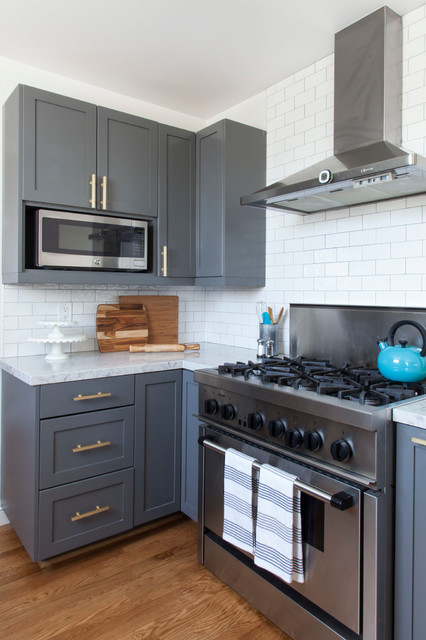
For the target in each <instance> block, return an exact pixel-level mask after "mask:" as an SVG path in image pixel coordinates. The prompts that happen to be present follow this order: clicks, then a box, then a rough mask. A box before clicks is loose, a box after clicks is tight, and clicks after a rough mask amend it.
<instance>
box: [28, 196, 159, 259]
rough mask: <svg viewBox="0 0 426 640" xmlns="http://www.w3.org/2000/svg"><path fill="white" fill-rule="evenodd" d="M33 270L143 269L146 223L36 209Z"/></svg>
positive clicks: (145, 255)
mask: <svg viewBox="0 0 426 640" xmlns="http://www.w3.org/2000/svg"><path fill="white" fill-rule="evenodd" d="M36 220H37V229H38V235H37V266H38V267H59V268H81V269H87V268H91V269H110V270H116V269H117V270H118V269H132V270H133V269H134V270H138V271H139V270H141V271H142V270H146V269H147V222H146V221H143V220H130V219H127V218H113V217H109V216H98V215H91V214H78V213H68V212H63V211H48V210H44V209H39V210H38V212H37V216H36Z"/></svg>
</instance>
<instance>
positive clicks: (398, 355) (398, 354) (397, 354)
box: [377, 320, 426, 382]
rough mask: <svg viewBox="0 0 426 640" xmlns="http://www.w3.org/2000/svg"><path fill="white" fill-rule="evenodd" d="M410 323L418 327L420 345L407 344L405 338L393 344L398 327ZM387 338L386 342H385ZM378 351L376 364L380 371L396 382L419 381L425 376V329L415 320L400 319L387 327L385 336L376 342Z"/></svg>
mask: <svg viewBox="0 0 426 640" xmlns="http://www.w3.org/2000/svg"><path fill="white" fill-rule="evenodd" d="M404 325H411V326H413V327H415V328H416V329H418V331H419V332H420V335H421V337H422V340H423V345H422V347H421V348H420V347H412V346H410V345H407V341H406V340H400V341H399V345H396V346H395V343H394V337H395V332H396V330H397V329H399V327H402V326H404ZM385 340H387V342H385ZM378 344H379V348H380V353H379V356H378V358H377V366H378V368H379V371H380V373H381V374H382V375H383V376H385V378H389V380H395V381H396V382H420V380H423V379H424V378H426V357H425V356H426V329H425V327H424V326H423V325H422V324H420V323H419V322H416V321H415V320H400V321H399V322H395V324H393V325H392V326H391V328H390V329H389V333H388V336H387V338H383V339H382V340H379V342H378Z"/></svg>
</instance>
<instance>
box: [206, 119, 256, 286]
mask: <svg viewBox="0 0 426 640" xmlns="http://www.w3.org/2000/svg"><path fill="white" fill-rule="evenodd" d="M196 145H197V164H196V192H197V200H196V224H197V227H196V234H197V236H196V247H197V254H196V260H197V263H196V275H197V284H211V285H219V286H220V285H222V286H223V285H230V286H239V285H242V286H244V285H246V286H253V287H260V286H264V284H265V229H266V219H265V213H264V212H263V213H262V211H261V210H260V209H256V208H255V207H242V206H241V205H240V198H241V196H242V195H245V194H247V193H250V192H253V191H256V189H260V188H261V187H263V186H265V184H266V133H265V131H262V130H261V129H256V128H254V127H250V126H248V125H244V124H240V123H239V122H234V121H232V120H221V121H220V122H218V123H217V124H215V125H211V126H210V127H207V128H206V129H203V130H202V131H200V132H199V133H197V136H196Z"/></svg>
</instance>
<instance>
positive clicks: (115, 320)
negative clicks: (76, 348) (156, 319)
mask: <svg viewBox="0 0 426 640" xmlns="http://www.w3.org/2000/svg"><path fill="white" fill-rule="evenodd" d="M96 339H97V341H98V346H99V351H101V352H102V353H105V352H113V351H128V350H129V346H130V345H131V344H140V345H143V344H146V343H147V342H148V320H147V317H146V309H145V306H144V305H143V304H133V305H126V308H125V309H122V308H121V307H120V305H119V304H100V305H99V306H98V309H97V312H96Z"/></svg>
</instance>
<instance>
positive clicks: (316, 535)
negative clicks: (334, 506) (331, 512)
mask: <svg viewBox="0 0 426 640" xmlns="http://www.w3.org/2000/svg"><path fill="white" fill-rule="evenodd" d="M301 498H302V499H301V516H302V540H303V542H306V543H307V544H309V545H311V547H315V549H318V551H324V503H323V502H321V501H320V500H317V499H316V498H313V497H312V496H308V495H307V494H306V493H302V494H301Z"/></svg>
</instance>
